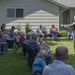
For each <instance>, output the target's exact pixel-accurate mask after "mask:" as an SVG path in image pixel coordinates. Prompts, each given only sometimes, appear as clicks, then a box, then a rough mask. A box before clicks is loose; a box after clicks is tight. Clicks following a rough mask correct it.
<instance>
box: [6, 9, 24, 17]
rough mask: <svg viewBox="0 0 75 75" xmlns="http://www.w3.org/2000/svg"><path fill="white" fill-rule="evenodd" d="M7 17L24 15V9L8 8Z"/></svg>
mask: <svg viewBox="0 0 75 75" xmlns="http://www.w3.org/2000/svg"><path fill="white" fill-rule="evenodd" d="M7 17H9V18H10V17H13V18H14V17H16V18H20V17H23V9H7Z"/></svg>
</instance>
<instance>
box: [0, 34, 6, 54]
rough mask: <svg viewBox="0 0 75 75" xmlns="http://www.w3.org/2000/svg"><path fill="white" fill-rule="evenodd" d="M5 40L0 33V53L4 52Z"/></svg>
mask: <svg viewBox="0 0 75 75" xmlns="http://www.w3.org/2000/svg"><path fill="white" fill-rule="evenodd" d="M6 44H7V43H6V41H5V40H3V39H2V35H1V33H0V54H4V50H5V45H6Z"/></svg>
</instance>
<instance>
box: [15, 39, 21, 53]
mask: <svg viewBox="0 0 75 75" xmlns="http://www.w3.org/2000/svg"><path fill="white" fill-rule="evenodd" d="M14 42H15V44H16V46H17V47H16V48H15V52H14V53H16V52H17V50H18V49H19V48H20V47H22V45H21V44H20V42H17V41H16V40H14Z"/></svg>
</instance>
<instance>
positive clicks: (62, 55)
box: [54, 45, 68, 61]
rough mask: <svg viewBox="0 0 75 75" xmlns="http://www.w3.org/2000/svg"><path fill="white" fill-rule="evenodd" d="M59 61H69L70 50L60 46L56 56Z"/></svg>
mask: <svg viewBox="0 0 75 75" xmlns="http://www.w3.org/2000/svg"><path fill="white" fill-rule="evenodd" d="M54 56H55V58H56V59H57V60H61V61H65V60H67V59H68V48H67V47H66V46H63V45H61V46H58V47H57V48H56V50H55V54H54Z"/></svg>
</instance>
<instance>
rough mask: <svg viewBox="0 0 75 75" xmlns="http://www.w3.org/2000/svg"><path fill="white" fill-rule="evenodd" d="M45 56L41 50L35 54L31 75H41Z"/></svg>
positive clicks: (44, 64)
mask: <svg viewBox="0 0 75 75" xmlns="http://www.w3.org/2000/svg"><path fill="white" fill-rule="evenodd" d="M46 56H47V53H46V52H45V51H44V50H41V51H40V52H39V53H38V54H37V56H36V58H35V61H34V62H33V67H32V75H37V74H41V75H42V71H43V69H44V67H45V66H46V63H45V61H44V60H45V58H46Z"/></svg>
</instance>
